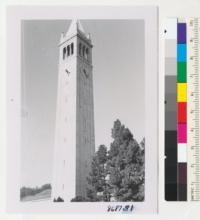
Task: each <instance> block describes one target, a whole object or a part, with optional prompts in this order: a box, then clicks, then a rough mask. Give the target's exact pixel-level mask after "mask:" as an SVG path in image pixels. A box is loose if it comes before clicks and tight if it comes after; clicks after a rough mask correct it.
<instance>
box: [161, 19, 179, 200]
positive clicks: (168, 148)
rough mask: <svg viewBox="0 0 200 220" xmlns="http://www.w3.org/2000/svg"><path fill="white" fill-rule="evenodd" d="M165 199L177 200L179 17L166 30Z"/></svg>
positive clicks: (168, 20)
mask: <svg viewBox="0 0 200 220" xmlns="http://www.w3.org/2000/svg"><path fill="white" fill-rule="evenodd" d="M164 37H165V156H166V158H165V199H166V200H168V201H177V19H176V18H170V19H167V21H166V25H165V30H164Z"/></svg>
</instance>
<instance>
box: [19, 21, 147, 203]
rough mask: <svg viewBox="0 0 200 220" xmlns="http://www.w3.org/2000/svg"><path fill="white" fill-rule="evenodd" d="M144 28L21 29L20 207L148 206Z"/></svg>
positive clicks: (39, 25) (63, 24)
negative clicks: (33, 203)
mask: <svg viewBox="0 0 200 220" xmlns="http://www.w3.org/2000/svg"><path fill="white" fill-rule="evenodd" d="M144 89H145V88H144V21H143V20H103V21H102V20H78V19H75V20H71V21H70V20H66V21H65V20H64V21H30V20H29V21H23V22H22V94H21V95H22V108H23V115H22V148H21V188H20V199H21V201H24V202H25V201H31V200H33V201H36V200H38V199H39V200H46V199H47V200H48V199H51V200H52V201H53V202H65V201H67V202H70V201H71V202H84V201H87V202H97V201H99V202H100V201H104V202H110V201H121V202H122V201H143V200H144V197H145V195H144V188H145V172H144V168H145V159H144V155H145V130H144V119H145V116H144V109H145V106H144V98H145V94H144Z"/></svg>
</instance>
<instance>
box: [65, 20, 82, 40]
mask: <svg viewBox="0 0 200 220" xmlns="http://www.w3.org/2000/svg"><path fill="white" fill-rule="evenodd" d="M78 31H80V32H81V33H82V34H85V31H84V29H83V26H82V25H81V22H80V21H79V20H77V19H74V20H72V22H71V24H70V26H69V29H68V31H67V35H68V36H70V35H73V34H77V32H78Z"/></svg>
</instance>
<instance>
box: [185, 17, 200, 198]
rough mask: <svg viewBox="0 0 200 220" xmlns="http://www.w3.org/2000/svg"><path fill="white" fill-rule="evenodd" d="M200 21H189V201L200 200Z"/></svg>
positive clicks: (195, 19) (196, 19)
mask: <svg viewBox="0 0 200 220" xmlns="http://www.w3.org/2000/svg"><path fill="white" fill-rule="evenodd" d="M199 26H200V19H198V18H193V19H189V20H188V57H189V62H188V67H187V71H188V85H189V86H188V112H187V114H188V118H189V120H188V131H187V132H188V152H187V154H188V199H189V200H190V201H199V200H200V139H199V132H200V124H199V119H200V118H199V117H200V100H199V98H200V94H199V93H200V88H199V87H200V76H199V62H200V59H199V43H200V39H199V37H200V36H199V31H200V29H199Z"/></svg>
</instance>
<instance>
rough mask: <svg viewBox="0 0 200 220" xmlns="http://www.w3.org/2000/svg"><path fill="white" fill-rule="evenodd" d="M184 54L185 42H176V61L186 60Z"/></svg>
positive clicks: (185, 54) (185, 50)
mask: <svg viewBox="0 0 200 220" xmlns="http://www.w3.org/2000/svg"><path fill="white" fill-rule="evenodd" d="M186 56H187V49H186V44H177V59H178V62H186Z"/></svg>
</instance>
